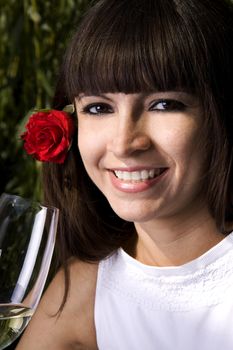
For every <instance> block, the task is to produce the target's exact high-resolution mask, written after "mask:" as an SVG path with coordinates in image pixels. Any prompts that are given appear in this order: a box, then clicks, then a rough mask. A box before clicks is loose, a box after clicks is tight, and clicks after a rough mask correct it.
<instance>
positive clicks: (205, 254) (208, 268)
mask: <svg viewBox="0 0 233 350" xmlns="http://www.w3.org/2000/svg"><path fill="white" fill-rule="evenodd" d="M231 84H232V5H231V2H228V1H224V0H211V1H210V0H179V1H178V0H172V1H171V0H169V1H168V0H147V1H142V0H134V1H133V0H102V1H99V2H97V4H96V5H95V6H93V7H92V8H91V9H90V10H89V11H88V13H87V14H86V16H85V17H84V19H83V21H82V23H81V25H80V26H79V28H78V31H77V33H76V34H75V35H74V38H73V40H72V42H71V45H70V47H69V48H68V50H67V53H66V57H65V60H64V64H63V67H62V71H61V75H60V80H59V83H58V87H57V92H56V95H55V100H54V107H55V108H56V109H58V110H62V109H63V108H64V107H65V106H66V105H69V104H74V106H75V113H73V114H72V118H73V120H74V122H75V123H76V124H77V133H76V135H75V136H74V137H73V141H72V146H71V148H70V149H69V151H68V153H67V158H66V160H65V161H64V163H63V164H56V163H52V162H50V163H49V162H47V163H45V164H44V193H45V199H46V201H47V202H48V203H50V204H53V205H55V206H58V207H59V208H60V209H61V220H60V227H59V238H58V242H57V245H58V250H59V254H60V260H61V269H60V271H59V272H58V273H57V275H56V276H55V278H54V280H53V282H52V283H51V285H50V286H49V288H48V290H47V291H46V293H45V295H44V297H43V298H42V301H41V304H40V306H39V307H38V310H37V312H36V314H35V315H34V317H33V319H32V321H31V322H30V324H29V326H28V329H27V330H26V332H25V335H24V337H23V338H22V340H21V342H20V344H19V346H18V348H17V349H19V350H20V349H23V350H26V349H32V348H33V349H34V350H36V349H51V350H52V349H56V350H65V349H97V348H99V349H100V350H110V349H114V350H119V349H120V350H128V349H134V350H139V349H140V350H141V349H142V348H145V349H146V350H152V349H159V350H169V349H173V348H176V349H179V350H181V349H185V350H187V349H189V350H191V349H202V350H205V349H206V350H207V349H209V348H210V346H211V349H215V350H216V349H220V348H224V349H225V350H228V349H229V350H230V349H232V347H233V335H232V334H233V332H232V329H231V327H232V326H231V325H232V324H233V316H232V315H233V313H232V308H233V302H232V292H233V274H232V271H233V259H232V257H233V256H232V255H233V249H232V248H233V236H232V234H231V233H230V230H229V228H228V227H229V222H230V221H231V220H232V214H233V212H232V99H231ZM64 276H65V278H64ZM58 311H59V312H58ZM210 342H211V343H210ZM210 344H211V345H210Z"/></svg>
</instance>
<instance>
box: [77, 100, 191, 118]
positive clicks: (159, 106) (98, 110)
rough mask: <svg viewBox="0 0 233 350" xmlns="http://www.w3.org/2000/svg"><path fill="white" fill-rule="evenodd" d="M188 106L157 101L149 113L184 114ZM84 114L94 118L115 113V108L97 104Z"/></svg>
mask: <svg viewBox="0 0 233 350" xmlns="http://www.w3.org/2000/svg"><path fill="white" fill-rule="evenodd" d="M186 108H187V105H185V104H184V103H183V102H181V101H179V100H175V99H159V100H157V101H153V102H152V103H151V104H150V106H149V108H148V111H149V112H163V113H164V112H182V111H185V110H186ZM80 112H81V113H83V114H89V115H94V116H99V115H106V114H112V113H114V109H113V107H112V106H111V105H110V104H108V103H104V102H95V103H90V104H87V105H86V106H84V107H83V109H82V110H81V111H80Z"/></svg>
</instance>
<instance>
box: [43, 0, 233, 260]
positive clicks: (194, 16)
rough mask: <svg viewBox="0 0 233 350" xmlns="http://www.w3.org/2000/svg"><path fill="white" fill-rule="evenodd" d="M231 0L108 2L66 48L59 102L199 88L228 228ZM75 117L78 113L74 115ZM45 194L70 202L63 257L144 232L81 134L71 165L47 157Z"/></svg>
mask: <svg viewBox="0 0 233 350" xmlns="http://www.w3.org/2000/svg"><path fill="white" fill-rule="evenodd" d="M232 43H233V37H232V5H231V2H230V1H226V0H225V1H224V0H146V1H144V0H101V1H98V2H97V3H96V5H95V6H93V7H92V8H90V10H89V11H88V12H87V14H86V15H85V16H84V18H83V20H82V23H81V24H80V26H79V28H78V29H77V32H76V33H75V35H74V37H73V40H72V41H71V44H70V46H69V48H68V50H67V53H66V55H65V60H64V63H63V65H62V69H61V74H60V78H59V81H58V85H57V90H56V94H55V98H54V107H55V108H57V109H62V108H63V107H64V106H65V105H66V104H70V103H73V101H74V97H75V96H77V95H78V94H79V93H80V92H89V93H98V92H117V91H121V92H125V93H130V92H131V93H133V92H140V91H155V90H161V91H164V90H165V91H167V90H174V89H185V90H188V91H192V92H193V93H195V94H196V95H197V96H198V97H199V99H200V101H201V103H202V107H203V110H204V122H203V128H202V129H203V130H202V135H204V137H205V153H206V169H207V172H206V176H205V192H206V197H207V200H208V203H209V207H210V210H211V213H212V215H213V217H214V218H215V219H216V222H217V224H218V225H219V227H220V228H221V229H222V230H224V222H225V220H226V219H231V218H232V214H233V211H232V206H231V196H232V142H233V137H232V131H233V129H232V120H233V118H232V117H233V116H232V96H231V84H232V81H233V79H232ZM74 120H75V122H76V120H77V118H76V116H75V115H74ZM44 193H45V200H46V201H47V202H49V203H50V204H53V205H55V206H57V207H59V208H60V209H61V217H60V226H59V237H58V248H59V254H60V259H61V261H63V262H64V261H66V260H67V258H68V257H70V256H76V257H78V258H79V259H82V260H86V261H99V260H100V259H103V258H104V257H106V256H107V255H109V254H110V253H111V252H113V251H114V250H115V249H117V248H118V247H120V246H121V245H122V244H125V243H126V242H127V241H129V240H130V239H134V238H135V231H134V226H133V224H132V223H129V222H125V221H123V220H122V219H120V218H119V217H118V216H117V215H116V214H115V213H114V212H113V210H112V209H111V208H110V205H109V204H108V202H107V200H106V199H105V197H104V196H103V195H102V193H101V192H100V191H99V190H98V189H97V187H96V186H95V185H94V184H93V183H92V181H91V180H90V178H89V177H88V175H87V173H86V171H85V168H84V166H83V164H82V161H81V157H80V155H79V150H78V148H77V140H76V139H74V140H73V144H72V148H71V150H70V152H69V155H68V157H67V160H66V162H65V163H64V164H63V165H56V164H45V165H44Z"/></svg>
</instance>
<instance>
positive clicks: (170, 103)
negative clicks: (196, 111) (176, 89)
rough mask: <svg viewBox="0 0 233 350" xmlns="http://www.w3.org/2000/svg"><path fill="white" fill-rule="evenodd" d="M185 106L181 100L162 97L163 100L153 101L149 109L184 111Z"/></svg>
mask: <svg viewBox="0 0 233 350" xmlns="http://www.w3.org/2000/svg"><path fill="white" fill-rule="evenodd" d="M186 108H187V106H186V105H185V104H184V103H183V102H181V101H178V100H172V99H163V100H159V101H155V102H153V103H152V105H151V106H150V108H149V110H150V111H165V112H166V111H167V112H168V111H169V112H179V111H184V110H185V109H186Z"/></svg>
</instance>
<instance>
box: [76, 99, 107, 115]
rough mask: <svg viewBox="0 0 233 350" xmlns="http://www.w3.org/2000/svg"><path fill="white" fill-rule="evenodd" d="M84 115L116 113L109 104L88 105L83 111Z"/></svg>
mask: <svg viewBox="0 0 233 350" xmlns="http://www.w3.org/2000/svg"><path fill="white" fill-rule="evenodd" d="M81 112H82V113H84V114H91V115H101V114H109V113H114V111H113V108H112V107H111V106H110V105H109V104H107V103H99V102H98V103H91V104H88V105H86V106H85V107H84V108H83V109H82V111H81Z"/></svg>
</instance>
